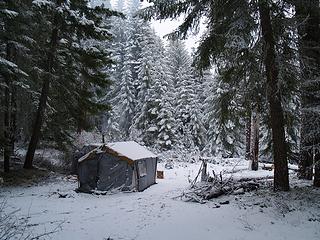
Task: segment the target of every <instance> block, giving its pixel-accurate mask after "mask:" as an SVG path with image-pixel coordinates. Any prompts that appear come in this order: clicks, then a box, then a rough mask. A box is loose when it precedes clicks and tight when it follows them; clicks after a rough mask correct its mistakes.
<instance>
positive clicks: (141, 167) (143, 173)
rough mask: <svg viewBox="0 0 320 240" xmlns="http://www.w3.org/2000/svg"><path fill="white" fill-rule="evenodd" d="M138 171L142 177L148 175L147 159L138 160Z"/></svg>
mask: <svg viewBox="0 0 320 240" xmlns="http://www.w3.org/2000/svg"><path fill="white" fill-rule="evenodd" d="M138 171H139V176H140V177H143V176H146V175H147V168H146V163H145V161H140V162H138Z"/></svg>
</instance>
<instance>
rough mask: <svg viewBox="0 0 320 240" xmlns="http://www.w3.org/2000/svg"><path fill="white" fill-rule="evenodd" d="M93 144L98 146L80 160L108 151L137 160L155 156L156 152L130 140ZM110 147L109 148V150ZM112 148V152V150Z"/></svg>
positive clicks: (125, 158) (127, 158) (126, 158)
mask: <svg viewBox="0 0 320 240" xmlns="http://www.w3.org/2000/svg"><path fill="white" fill-rule="evenodd" d="M90 145H91V146H94V147H96V148H95V149H93V150H92V151H90V152H88V153H87V154H85V155H84V156H82V157H81V158H80V159H79V160H78V162H82V161H85V160H88V159H90V158H92V157H93V156H94V155H95V154H98V153H101V152H104V151H107V152H109V153H112V154H116V155H117V156H119V157H124V160H127V161H128V160H131V161H136V160H139V159H144V158H155V157H157V156H156V155H155V154H153V153H152V152H150V151H149V150H148V149H146V148H145V147H143V146H141V145H139V144H138V143H136V142H134V141H129V142H114V143H108V144H101V143H100V144H90ZM108 149H109V150H108ZM110 150H111V152H110Z"/></svg>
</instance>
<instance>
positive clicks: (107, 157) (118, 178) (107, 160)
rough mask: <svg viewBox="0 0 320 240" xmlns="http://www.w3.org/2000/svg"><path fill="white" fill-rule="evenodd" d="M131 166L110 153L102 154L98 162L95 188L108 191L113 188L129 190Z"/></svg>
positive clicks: (131, 174)
mask: <svg viewBox="0 0 320 240" xmlns="http://www.w3.org/2000/svg"><path fill="white" fill-rule="evenodd" d="M132 177H133V166H132V165H129V164H128V163H127V162H126V161H121V160H119V159H118V158H117V157H115V156H113V155H111V154H102V157H101V158H100V164H99V180H98V183H97V189H98V190H102V191H108V190H111V189H115V188H121V189H122V190H131V189H132V188H133V186H132Z"/></svg>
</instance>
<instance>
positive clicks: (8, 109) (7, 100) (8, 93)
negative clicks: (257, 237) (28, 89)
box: [3, 42, 15, 172]
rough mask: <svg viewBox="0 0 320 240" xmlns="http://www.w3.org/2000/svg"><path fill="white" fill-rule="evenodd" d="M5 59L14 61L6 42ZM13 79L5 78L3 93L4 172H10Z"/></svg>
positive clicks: (10, 46)
mask: <svg viewBox="0 0 320 240" xmlns="http://www.w3.org/2000/svg"><path fill="white" fill-rule="evenodd" d="M6 59H7V60H8V61H10V62H13V59H14V44H13V43H10V42H8V43H7V46H6ZM12 81H13V78H12V76H11V74H8V75H6V76H5V83H6V86H5V92H4V104H5V107H4V139H5V143H4V152H3V160H4V166H3V168H4V171H5V172H9V170H10V158H11V156H12V153H13V151H12V149H13V147H12V144H14V142H12V139H14V132H13V129H12V121H11V118H12V117H13V115H14V114H15V113H13V111H12V103H13V100H14V101H15V93H14V92H13V88H14V87H13V84H12Z"/></svg>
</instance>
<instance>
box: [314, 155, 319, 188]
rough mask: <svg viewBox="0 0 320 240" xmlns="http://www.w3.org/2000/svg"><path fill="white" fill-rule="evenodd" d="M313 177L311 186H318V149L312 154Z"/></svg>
mask: <svg viewBox="0 0 320 240" xmlns="http://www.w3.org/2000/svg"><path fill="white" fill-rule="evenodd" d="M314 162H315V163H314V179H313V186H315V187H320V152H319V151H318V152H317V153H316V154H315V156H314Z"/></svg>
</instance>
